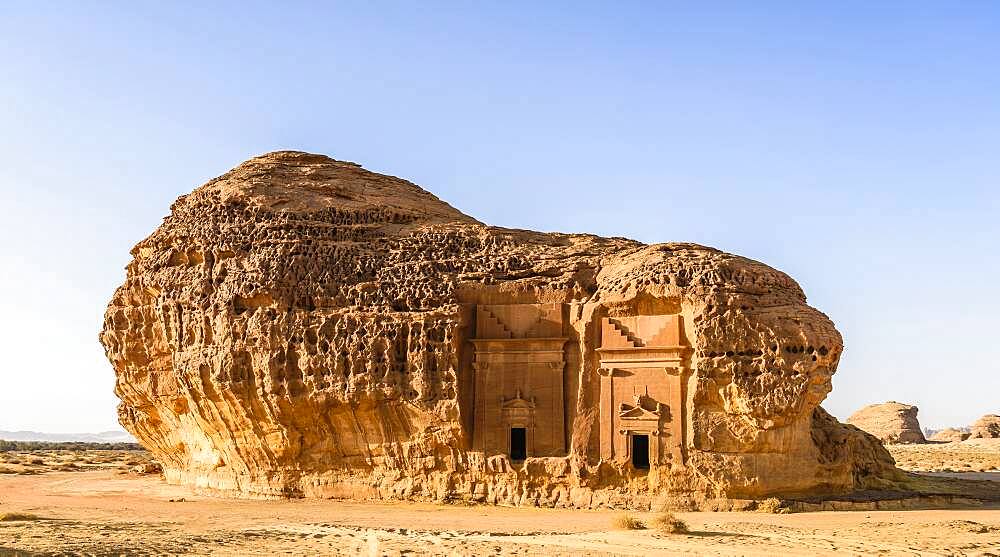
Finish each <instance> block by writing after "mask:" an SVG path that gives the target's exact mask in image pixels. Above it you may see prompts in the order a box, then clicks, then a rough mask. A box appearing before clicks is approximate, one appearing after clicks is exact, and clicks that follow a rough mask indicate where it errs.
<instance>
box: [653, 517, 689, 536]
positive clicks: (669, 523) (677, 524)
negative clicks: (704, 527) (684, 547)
mask: <svg viewBox="0 0 1000 557" xmlns="http://www.w3.org/2000/svg"><path fill="white" fill-rule="evenodd" d="M653 528H655V529H656V530H657V531H659V532H662V533H664V534H687V533H688V532H690V530H688V525H687V522H684V521H683V520H681V519H679V518H677V517H676V516H674V514H673V513H670V512H664V513H662V514H660V515H659V516H657V517H656V518H654V519H653Z"/></svg>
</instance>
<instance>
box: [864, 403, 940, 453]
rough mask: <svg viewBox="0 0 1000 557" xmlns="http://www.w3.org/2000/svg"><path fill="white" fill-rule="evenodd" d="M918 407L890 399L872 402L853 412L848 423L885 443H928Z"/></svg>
mask: <svg viewBox="0 0 1000 557" xmlns="http://www.w3.org/2000/svg"><path fill="white" fill-rule="evenodd" d="M917 410H918V409H917V407H916V406H911V405H909V404H902V403H900V402H894V401H889V402H886V403H884V404H871V405H869V406H865V407H864V408H862V409H861V410H858V411H857V412H855V413H853V414H851V417H850V418H847V423H849V424H851V425H854V426H857V427H859V428H860V429H863V430H864V431H867V432H868V433H871V434H872V435H874V436H875V437H878V438H879V440H881V441H882V442H883V443H890V444H894V443H926V442H927V440H926V439H924V433H923V431H922V430H921V429H920V422H919V421H917Z"/></svg>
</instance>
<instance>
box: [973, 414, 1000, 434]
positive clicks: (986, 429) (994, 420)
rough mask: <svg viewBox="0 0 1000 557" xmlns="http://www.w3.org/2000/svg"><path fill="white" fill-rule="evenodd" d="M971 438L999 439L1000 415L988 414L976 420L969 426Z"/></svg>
mask: <svg viewBox="0 0 1000 557" xmlns="http://www.w3.org/2000/svg"><path fill="white" fill-rule="evenodd" d="M969 438H971V439H997V438H1000V416H998V415H996V414H986V415H985V416H983V417H982V418H979V419H978V420H976V423H974V424H972V426H971V427H970V428H969Z"/></svg>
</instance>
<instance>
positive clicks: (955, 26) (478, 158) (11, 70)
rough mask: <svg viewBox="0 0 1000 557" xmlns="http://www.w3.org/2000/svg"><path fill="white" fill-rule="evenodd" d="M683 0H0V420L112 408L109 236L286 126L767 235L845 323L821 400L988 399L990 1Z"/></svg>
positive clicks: (999, 183)
mask: <svg viewBox="0 0 1000 557" xmlns="http://www.w3.org/2000/svg"><path fill="white" fill-rule="evenodd" d="M207 4H212V5H210V6H209V5H207ZM704 4H707V3H700V2H686V3H676V4H668V3H659V2H657V3H653V2H651V3H648V4H643V3H618V2H616V3H605V4H603V5H588V4H585V3H581V2H566V3H559V4H555V3H550V4H546V5H542V4H541V3H523V4H515V3H511V2H504V3H478V2H475V3H474V2H466V3H457V2H456V3H432V2H407V3H400V4H393V3H389V2H377V3H376V2H357V3H343V4H334V3H322V4H316V5H312V4H293V3H285V2H282V3H280V4H279V3H277V2H275V3H253V4H251V3H243V2H241V3H233V4H230V5H224V4H222V3H201V2H197V3H195V2H191V3H183V2H162V3H144V2H120V3H111V2H86V3H85V2H65V3H59V2H48V3H39V2H16V1H7V2H2V3H0V203H2V206H3V209H4V218H3V219H0V238H2V240H0V242H2V245H0V247H2V250H0V262H2V265H3V270H4V271H3V273H0V288H2V292H3V305H2V310H3V312H2V316H3V319H2V325H0V343H2V344H0V346H2V347H3V353H4V358H3V362H2V368H0V374H2V382H0V429H18V428H26V429H36V430H46V431H74V430H91V431H92V430H102V429H111V428H114V427H116V423H115V422H116V416H115V410H114V409H115V404H116V399H115V398H114V396H113V395H112V393H111V390H112V386H113V372H112V370H111V367H110V365H109V364H108V363H107V361H106V360H104V356H103V352H102V349H101V347H100V345H99V344H98V342H97V334H98V331H99V329H100V325H101V321H102V315H103V310H104V305H105V303H106V302H107V300H108V299H109V297H110V295H111V293H112V291H113V289H114V288H115V287H116V286H117V285H118V284H120V283H121V281H122V279H123V278H124V271H123V268H124V266H125V264H126V263H127V262H128V259H129V256H128V251H129V249H130V248H131V246H132V245H133V244H135V243H136V242H137V241H139V240H140V239H142V238H143V237H145V236H146V235H147V234H148V233H149V232H150V231H152V230H153V228H155V227H156V226H157V225H158V224H159V222H160V219H161V218H162V217H163V216H165V215H166V214H167V212H168V210H169V205H170V203H171V202H172V201H173V200H174V199H175V198H176V197H177V196H178V195H181V194H183V193H186V192H188V191H190V190H191V189H193V188H194V187H196V186H198V185H199V184H201V183H203V182H204V181H206V180H207V179H209V178H211V177H213V176H216V175H218V174H221V173H223V172H225V171H226V170H228V169H229V168H230V167H232V166H234V165H236V164H237V163H239V162H240V161H242V160H244V159H246V158H248V157H250V156H252V155H255V154H260V153H263V152H266V151H271V150H275V149H302V150H308V151H314V152H320V153H326V154H329V155H331V156H333V157H335V158H340V159H347V160H353V161H356V162H360V163H362V164H364V165H365V166H366V167H367V168H369V169H372V170H376V171H380V172H385V173H389V174H394V175H398V176H403V177H406V178H409V179H411V180H413V181H415V182H416V183H418V184H421V185H423V186H424V187H426V188H427V189H429V190H430V191H432V192H434V193H435V194H437V195H439V196H440V197H442V198H444V199H445V200H447V201H449V202H450V203H452V204H453V205H455V206H456V207H458V208H459V209H461V210H463V211H465V212H466V213H469V214H471V215H473V216H475V217H477V218H479V219H481V220H483V221H485V222H489V223H491V224H496V225H501V226H508V227H518V228H533V229H540V230H558V231H566V232H592V233H597V234H603V235H619V236H628V237H632V238H636V239H639V240H642V241H645V242H660V241H692V242H699V243H703V244H708V245H711V246H715V247H718V248H721V249H724V250H726V251H730V252H735V253H738V254H742V255H745V256H748V257H751V258H754V259H758V260H761V261H764V262H766V263H768V264H770V265H773V266H774V267H777V268H779V269H782V270H784V271H786V272H788V273H789V274H791V275H792V276H793V277H795V278H796V279H797V280H798V281H799V283H800V284H802V286H803V287H804V289H805V291H806V293H807V295H808V296H809V300H810V303H812V304H813V305H815V306H816V307H818V308H820V309H821V310H822V311H824V312H826V313H827V314H828V315H830V317H831V318H832V319H833V320H834V322H836V324H837V326H838V328H839V329H840V330H841V332H842V333H843V334H844V337H845V340H846V344H847V349H846V352H845V353H844V357H843V360H842V363H841V367H840V370H839V371H838V373H837V375H836V376H835V377H834V392H833V394H832V395H831V396H830V398H829V399H828V400H827V402H826V403H825V406H826V407H827V408H828V409H829V410H830V411H831V412H833V413H834V414H836V415H838V416H840V417H841V418H844V417H846V416H847V415H848V414H849V413H850V412H851V411H853V410H854V409H856V408H858V407H860V406H862V405H864V404H868V403H871V402H880V401H885V400H888V399H895V400H900V401H904V402H910V403H914V404H917V405H918V406H919V407H920V409H921V410H920V418H921V420H922V422H923V424H924V425H926V426H934V427H939V426H947V425H965V424H968V423H969V422H971V421H972V420H974V419H975V418H977V417H978V416H980V415H982V414H984V413H986V412H1000V394H998V393H1000V359H998V356H997V348H998V344H1000V342H998V329H1000V327H998V319H1000V302H998V296H997V280H998V279H997V277H1000V255H998V249H997V241H998V239H1000V224H998V220H1000V219H998V209H1000V193H998V190H1000V4H997V3H994V2H986V1H982V2H976V1H969V2H860V1H858V2H812V3H806V2H787V3H782V2H768V3H766V4H762V3H754V2H733V3H726V2H720V3H713V4H714V5H713V6H711V7H708V6H705V5H704Z"/></svg>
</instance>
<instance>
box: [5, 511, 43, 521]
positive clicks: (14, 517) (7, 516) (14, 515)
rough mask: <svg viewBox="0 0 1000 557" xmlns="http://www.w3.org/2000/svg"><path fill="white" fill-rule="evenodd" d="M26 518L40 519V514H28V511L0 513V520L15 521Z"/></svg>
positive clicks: (26, 519)
mask: <svg viewBox="0 0 1000 557" xmlns="http://www.w3.org/2000/svg"><path fill="white" fill-rule="evenodd" d="M28 520H42V518H41V517H40V516H37V515H33V514H29V513H17V512H11V513H0V522H16V521H28Z"/></svg>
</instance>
